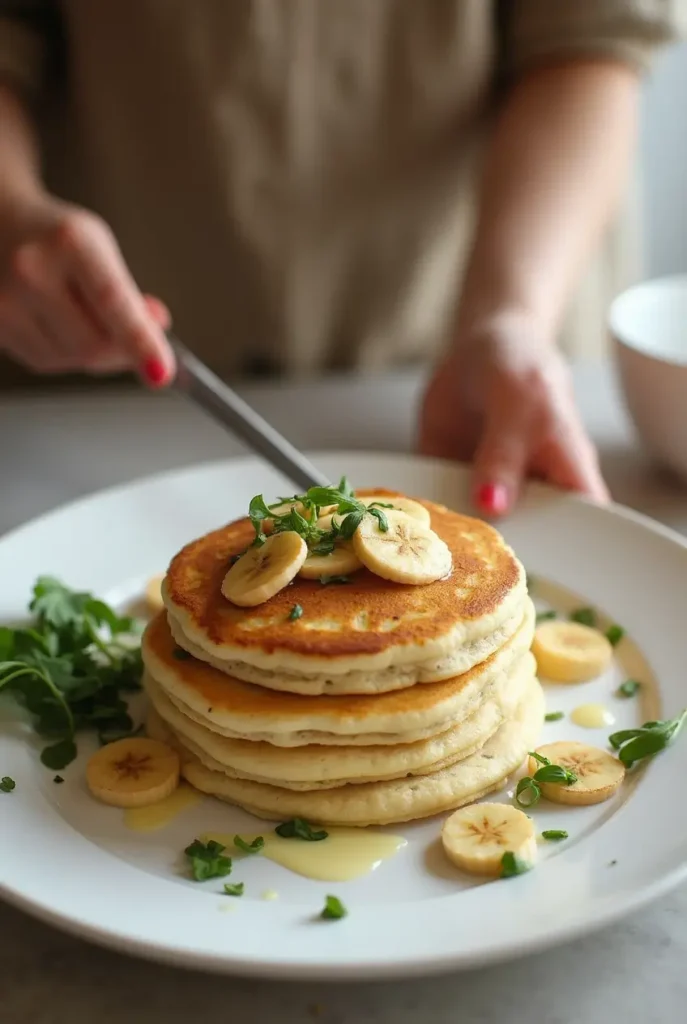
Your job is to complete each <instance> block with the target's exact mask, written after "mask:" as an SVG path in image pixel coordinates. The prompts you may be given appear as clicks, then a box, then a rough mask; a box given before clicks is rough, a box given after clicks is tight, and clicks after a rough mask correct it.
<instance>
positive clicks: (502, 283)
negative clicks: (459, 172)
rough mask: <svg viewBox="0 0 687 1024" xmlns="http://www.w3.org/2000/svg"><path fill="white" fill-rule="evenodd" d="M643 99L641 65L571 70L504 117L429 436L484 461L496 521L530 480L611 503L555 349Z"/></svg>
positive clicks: (619, 181) (426, 428) (554, 69)
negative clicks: (532, 477)
mask: <svg viewBox="0 0 687 1024" xmlns="http://www.w3.org/2000/svg"><path fill="white" fill-rule="evenodd" d="M638 92H639V89H638V76H637V74H636V73H635V72H634V71H633V70H631V68H630V67H629V66H626V65H624V64H621V63H619V62H615V61H613V60H610V59H609V60H584V61H582V60H578V61H572V60H566V61H564V62H561V63H558V64H553V65H551V66H549V67H546V68H541V69H538V70H533V71H529V72H527V73H525V74H524V75H523V76H522V77H521V78H520V79H519V80H518V81H517V82H516V84H515V85H514V86H513V88H512V90H511V92H510V94H509V95H508V96H507V97H506V100H505V102H504V104H503V107H502V109H501V112H500V116H499V117H498V119H497V122H496V125H495V129H494V133H493V137H492V140H491V145H490V147H489V150H488V152H487V155H486V164H485V170H484V177H483V185H482V194H481V207H480V216H479V219H478V225H477V231H476V236H475V242H474V247H473V251H472V255H471V259H470V261H469V264H468V270H467V274H466V279H465V284H464V290H463V298H462V303H461V307H460V310H459V314H458V322H457V328H456V331H455V333H454V336H453V341H452V345H451V347H450V349H449V354H448V356H447V357H446V359H445V360H444V362H443V363H442V364H441V365H440V366H439V367H438V369H437V370H436V372H435V375H434V377H433V379H432V381H431V383H430V385H429V389H428V392H427V394H426V396H425V402H424V405H423V410H422V416H421V437H420V443H421V448H422V449H423V451H425V452H426V453H427V454H431V455H438V456H441V457H444V458H459V459H472V460H474V466H475V470H474V488H475V490H474V497H475V502H476V504H477V505H478V507H479V508H481V510H482V511H483V512H487V513H490V514H503V513H504V512H507V511H508V510H509V509H510V507H511V506H512V504H513V502H514V501H515V500H516V497H517V494H518V491H519V488H520V486H521V483H522V480H523V478H524V477H525V476H527V475H535V476H538V477H541V478H543V479H545V480H548V481H549V482H550V483H552V484H555V485H558V486H560V487H564V488H569V489H574V490H579V491H582V492H584V493H587V494H588V495H590V496H592V497H594V498H597V499H599V500H602V499H604V498H605V497H606V496H607V492H606V488H605V485H604V483H603V480H602V478H601V474H600V471H599V466H598V461H597V456H596V452H595V451H594V448H593V445H592V444H591V442H590V440H589V438H588V437H587V434H586V432H585V430H584V427H583V425H582V423H581V421H580V418H579V415H578V413H577V410H576V408H575V403H574V399H573V395H572V388H571V386H570V382H569V379H568V370H567V367H566V365H565V363H564V361H563V359H562V358H561V356H560V354H559V352H558V351H557V349H556V346H555V339H556V333H557V330H558V327H559V324H560V320H561V317H562V314H563V312H564V309H565V305H566V302H567V300H568V297H569V294H570V291H571V288H572V286H573V285H574V283H575V279H576V277H577V274H578V272H579V269H580V266H581V264H582V263H583V261H584V258H585V256H586V254H587V253H588V252H589V250H590V249H591V247H592V246H593V244H594V243H595V242H596V241H597V239H598V237H599V235H600V234H601V231H602V229H603V227H604V226H605V224H606V222H607V221H608V219H609V217H610V215H611V213H612V211H613V208H614V206H615V204H616V202H617V200H618V198H619V197H620V194H621V191H622V188H623V185H624V181H625V174H626V170H627V168H628V166H629V162H630V156H631V152H632V144H633V140H634V136H635V130H636V114H637V100H638Z"/></svg>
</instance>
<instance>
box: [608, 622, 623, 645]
mask: <svg viewBox="0 0 687 1024" xmlns="http://www.w3.org/2000/svg"><path fill="white" fill-rule="evenodd" d="M624 636H625V630H624V629H623V627H622V626H618V625H614V626H609V627H608V629H607V630H606V639H607V640H608V642H609V643H610V644H611V646H612V647H617V645H618V644H619V643H620V641H621V640H622V638H623V637H624Z"/></svg>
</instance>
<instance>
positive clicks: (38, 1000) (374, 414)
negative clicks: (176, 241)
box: [0, 366, 687, 1024]
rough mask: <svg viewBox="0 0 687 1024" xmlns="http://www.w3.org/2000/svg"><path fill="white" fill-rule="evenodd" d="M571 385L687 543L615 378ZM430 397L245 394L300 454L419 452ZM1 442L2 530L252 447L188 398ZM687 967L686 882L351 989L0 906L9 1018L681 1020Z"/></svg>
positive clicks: (40, 404)
mask: <svg viewBox="0 0 687 1024" xmlns="http://www.w3.org/2000/svg"><path fill="white" fill-rule="evenodd" d="M575 384H576V390H577V393H578V399H579V402H580V405H581V407H582V410H583V414H584V417H585V420H586V422H587V424H588V426H589V428H590V430H591V431H592V434H593V436H594V438H595V440H596V441H597V443H598V445H599V447H600V450H601V455H602V462H603V467H604V471H605V473H606V477H607V480H608V482H609V484H610V486H611V489H612V491H613V494H614V497H615V498H616V500H618V501H621V502H623V503H624V504H627V505H631V506H633V507H634V508H638V509H640V510H641V511H643V512H646V513H648V514H649V515H651V516H653V517H655V518H656V519H659V520H661V521H662V522H665V523H667V524H669V525H671V526H673V527H674V528H676V529H679V530H682V531H683V532H687V493H686V492H685V491H684V490H681V489H680V488H679V487H678V486H677V485H676V484H675V483H673V482H672V481H670V480H669V479H667V478H665V477H663V476H661V475H660V474H659V473H657V472H656V471H655V470H654V469H653V468H652V466H651V465H650V464H649V463H648V462H647V460H646V459H645V458H644V457H643V456H642V455H641V454H640V452H639V450H638V448H637V445H636V443H635V442H634V440H633V438H632V434H631V432H630V430H629V427H628V425H627V423H626V420H625V417H624V415H623V413H622V410H621V408H620V404H619V402H618V399H617V395H616V393H615V389H614V387H613V382H612V378H611V374H610V372H609V371H608V369H606V368H603V367H602V368H599V367H593V366H588V367H579V368H578V369H577V370H576V373H575ZM418 393H419V381H418V379H417V378H416V377H415V376H414V375H412V374H403V375H396V376H393V377H370V378H367V379H366V380H364V381H354V380H348V381H347V380H332V381H325V382H323V383H322V382H320V383H304V384H302V385H283V384H282V385H269V386H266V385H262V386H258V385H256V386H253V387H248V388H246V389H245V390H244V394H245V396H246V397H247V398H248V399H249V400H250V401H251V402H252V403H253V404H254V405H255V407H256V408H257V409H258V410H259V411H260V412H262V413H263V414H264V415H266V416H268V417H269V418H270V419H271V421H272V422H273V423H274V425H275V426H276V427H277V428H279V429H280V430H282V431H283V432H285V433H286V434H287V435H288V436H289V437H290V439H291V440H292V441H294V443H296V444H297V445H299V446H302V447H311V448H353V449H365V448H367V449H376V450H397V451H398V450H408V449H409V448H410V447H411V446H412V430H413V417H414V409H415V406H416V403H417V397H418ZM315 424H316V426H315ZM0 437H1V438H2V442H3V443H2V445H1V446H0V451H1V454H0V473H1V478H2V481H3V487H2V497H1V498H0V532H3V531H5V530H7V529H10V528H11V527H12V526H15V525H17V524H19V523H20V522H23V521H25V520H26V519H28V518H30V517H32V516H35V515H38V514H40V513H42V512H45V511H47V510H48V509H51V508H54V507H55V506H57V505H59V504H62V503H63V502H65V501H68V500H70V499H71V498H75V497H77V496H79V495H82V494H85V493H88V492H90V491H93V490H97V489H98V488H101V487H104V486H109V485H111V484H115V483H120V482H123V481H126V480H130V479H133V478H134V477H138V476H143V475H146V474H148V473H151V472H157V471H160V470H163V469H171V468H174V467H178V466H183V465H189V464H192V463H194V462H198V461H205V460H208V459H215V458H222V457H226V456H227V455H233V454H236V453H238V451H239V450H240V449H239V448H238V446H237V445H236V444H234V443H233V442H232V441H231V439H228V438H227V437H226V436H225V435H224V434H223V433H222V432H221V430H220V429H219V428H217V427H216V426H215V425H214V424H212V423H210V422H208V421H207V420H205V419H204V417H203V416H202V415H201V414H200V413H198V412H197V411H195V410H194V409H192V408H190V407H189V406H188V405H186V404H185V403H184V402H183V400H181V399H180V398H178V397H176V396H171V395H166V396H155V397H151V396H147V395H143V394H141V393H137V392H134V391H121V390H119V391H105V392H98V393H97V394H92V393H88V394H86V393H75V394H69V395H64V394H62V395H58V396H55V395H49V396H47V395H46V396H40V395H31V396H18V397H7V398H3V399H0ZM49 867H50V863H49V857H47V855H46V870H49ZM0 870H1V867H0ZM55 884H56V885H58V884H59V879H55ZM535 959H536V961H537V962H535ZM686 959H687V889H685V888H683V889H681V890H679V891H677V892H676V893H674V894H673V895H671V896H669V897H667V898H664V899H663V900H661V901H659V902H658V903H656V904H655V905H654V906H652V907H651V908H650V909H648V910H645V911H643V912H642V913H641V914H637V915H635V916H633V917H631V918H629V919H627V920H626V921H624V922H622V923H621V924H618V925H616V926H614V927H612V928H609V929H607V930H605V931H603V932H601V933H600V934H598V935H595V936H592V937H590V938H587V939H583V940H580V941H578V942H575V943H572V944H570V945H568V946H565V947H562V948H559V949H556V950H554V951H552V952H551V953H549V954H546V955H540V956H539V957H537V958H534V957H530V958H527V959H525V960H521V961H518V962H517V963H514V964H508V965H504V966H499V967H492V968H489V969H485V970H480V971H471V972H468V973H463V974H457V975H453V976H448V977H442V978H438V979H430V980H427V981H412V982H410V981H409V982H404V981H398V982H392V983H389V982H386V983H383V984H377V985H374V984H366V985H351V984H349V985H345V986H344V985H304V984H293V985H288V984H267V983H264V982H255V981H250V982H249V981H245V982H244V981H238V980H235V979H231V978H221V977H211V976H206V975H201V974H195V973H190V972H185V971H182V970H179V969H171V968H166V967H160V966H157V965H155V964H150V963H146V962H140V961H135V960H131V959H128V958H126V957H123V956H120V955H117V954H114V953H110V952H108V951H105V950H101V949H98V948H95V947H90V946H87V945H85V944H84V943H82V942H80V941H78V940H76V939H72V938H69V937H67V936H65V935H62V934H61V933H60V932H57V931H54V930H52V929H51V928H48V927H46V926H45V925H42V924H40V923H38V922H36V921H33V920H31V919H30V918H28V917H26V916H24V915H23V914H21V913H19V912H17V911H16V910H14V909H12V908H10V907H7V906H0V1020H1V1021H2V1022H3V1024H4V1022H7V1024H96V1022H97V1024H124V1022H127V1024H182V1022H183V1024H187V1022H188V1021H197V1020H208V1021H220V1020H224V1019H226V1018H227V1017H228V1016H229V1017H230V1018H231V1019H232V1020H250V1021H251V1022H255V1024H272V1022H274V1024H279V1022H284V1024H297V1022H311V1021H316V1022H319V1024H425V1022H426V1024H449V1022H451V1024H453V1022H455V1021H462V1022H466V1024H511V1022H514V1024H515V1022H520V1021H522V1022H523V1024H524V1022H533V1024H578V1022H583V1021H584V1022H585V1024H597V1022H598V1024H601V1022H605V1021H608V1020H609V1019H615V1020H619V1021H623V1024H640V1022H642V1024H644V1022H646V1021H648V1020H650V1021H652V1022H655V1024H672V1022H677V1021H679V1020H682V1019H684V1006H685V1005H686V1003H687V971H686V970H685V962H686Z"/></svg>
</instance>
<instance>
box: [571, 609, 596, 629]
mask: <svg viewBox="0 0 687 1024" xmlns="http://www.w3.org/2000/svg"><path fill="white" fill-rule="evenodd" d="M570 621H571V622H579V623H580V625H581V626H592V627H595V626H596V612H595V611H594V609H593V608H578V609H577V610H576V611H574V612H571V613H570Z"/></svg>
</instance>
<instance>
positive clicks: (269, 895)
mask: <svg viewBox="0 0 687 1024" xmlns="http://www.w3.org/2000/svg"><path fill="white" fill-rule="evenodd" d="M323 842H324V840H323ZM262 898H263V899H264V900H268V901H270V902H271V901H272V900H278V899H279V893H278V892H277V890H276V889H265V891H264V893H263V894H262Z"/></svg>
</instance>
